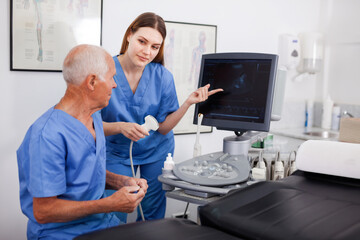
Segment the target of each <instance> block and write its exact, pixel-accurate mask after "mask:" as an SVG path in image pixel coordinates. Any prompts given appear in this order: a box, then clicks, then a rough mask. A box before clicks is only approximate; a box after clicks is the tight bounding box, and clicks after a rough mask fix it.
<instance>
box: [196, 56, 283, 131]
mask: <svg viewBox="0 0 360 240" xmlns="http://www.w3.org/2000/svg"><path fill="white" fill-rule="evenodd" d="M277 59H278V57H277V56H276V55H273V54H262V53H215V54H205V55H203V57H202V62H201V69H200V78H199V87H202V86H205V85H206V84H210V89H209V90H212V89H217V88H222V89H223V90H224V91H223V92H219V93H216V94H214V95H212V96H210V97H209V99H208V100H207V101H205V102H202V103H199V104H196V107H195V115H194V123H195V124H197V116H198V114H199V113H202V114H203V115H204V116H203V121H202V125H206V126H214V127H216V128H217V129H221V130H231V131H236V132H246V131H250V130H254V131H269V127H270V119H271V106H272V100H273V91H274V84H275V75H276V74H275V72H276V71H275V70H276V66H277Z"/></svg>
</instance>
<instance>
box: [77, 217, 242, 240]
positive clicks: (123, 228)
mask: <svg viewBox="0 0 360 240" xmlns="http://www.w3.org/2000/svg"><path fill="white" fill-rule="evenodd" d="M75 239H76V240H95V239H121V240H124V239H126V240H129V239H135V240H211V239H216V240H238V239H239V238H238V237H234V236H231V235H229V234H227V233H224V232H221V231H219V230H216V229H213V228H209V227H204V226H199V225H197V224H196V223H194V222H192V221H190V220H186V219H177V218H168V219H161V220H149V221H145V222H138V223H129V224H124V225H120V226H118V227H113V228H109V229H104V230H100V231H95V232H92V233H88V234H84V235H81V236H78V237H76V238H75Z"/></svg>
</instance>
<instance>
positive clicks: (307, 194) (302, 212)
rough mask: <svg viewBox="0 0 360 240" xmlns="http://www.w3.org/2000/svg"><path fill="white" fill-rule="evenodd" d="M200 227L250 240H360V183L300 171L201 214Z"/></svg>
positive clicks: (217, 203)
mask: <svg viewBox="0 0 360 240" xmlns="http://www.w3.org/2000/svg"><path fill="white" fill-rule="evenodd" d="M199 215H200V220H201V224H202V225H204V226H208V227H212V228H216V229H218V230H220V231H224V232H227V233H230V234H233V235H236V236H238V237H241V238H245V239H360V180H358V179H350V178H342V177H334V176H327V175H321V174H315V173H305V172H302V171H297V172H295V174H293V175H292V176H290V177H287V178H285V179H283V180H281V181H276V182H259V183H256V184H254V185H252V186H250V187H248V188H245V189H242V190H238V191H236V192H233V193H231V194H229V195H228V196H226V197H224V198H221V199H219V200H217V201H215V202H212V203H209V204H207V205H205V206H203V207H200V210H199Z"/></svg>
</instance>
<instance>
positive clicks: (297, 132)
mask: <svg viewBox="0 0 360 240" xmlns="http://www.w3.org/2000/svg"><path fill="white" fill-rule="evenodd" d="M318 132H319V133H324V132H325V133H327V134H330V136H329V137H326V138H324V137H321V136H314V135H309V134H311V133H318ZM270 133H271V134H274V135H280V136H285V137H291V138H297V139H302V140H329V141H338V139H339V132H338V131H334V130H327V129H323V128H317V127H313V128H289V129H271V130H270ZM306 133H308V134H306Z"/></svg>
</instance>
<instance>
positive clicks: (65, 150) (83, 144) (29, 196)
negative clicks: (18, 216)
mask: <svg viewBox="0 0 360 240" xmlns="http://www.w3.org/2000/svg"><path fill="white" fill-rule="evenodd" d="M92 117H93V120H94V128H95V133H96V143H95V140H94V138H93V136H92V135H91V133H90V132H89V130H88V129H87V128H86V127H85V125H84V124H83V123H81V122H80V121H79V120H77V119H76V118H74V117H72V116H70V115H69V114H67V113H66V112H64V111H62V110H58V109H54V107H52V108H50V109H49V110H48V111H47V112H46V113H45V114H43V115H42V116H41V117H40V118H39V119H38V120H36V121H35V123H34V124H33V125H32V126H31V127H30V129H29V130H28V132H27V133H26V136H25V139H24V141H23V143H22V144H21V146H20V148H19V149H18V151H17V158H18V167H19V180H20V203H21V209H22V211H23V213H24V214H25V215H26V216H27V217H28V218H29V222H28V231H27V235H28V239H38V238H40V237H45V238H46V237H49V238H51V239H72V238H73V237H75V236H77V235H79V234H82V233H86V232H89V231H93V230H98V229H102V228H106V227H111V226H115V225H118V224H119V220H118V219H117V217H115V216H114V214H104V213H102V214H94V215H90V216H87V217H85V218H82V219H78V220H75V221H71V222H66V223H47V224H39V223H38V222H37V221H36V220H35V218H34V214H33V197H52V196H57V197H58V198H60V199H66V200H73V201H87V200H97V199H100V198H102V196H103V193H104V189H105V181H106V169H105V165H106V151H105V136H104V132H103V126H102V119H101V116H100V114H99V113H98V112H97V113H94V114H93V116H92Z"/></svg>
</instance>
